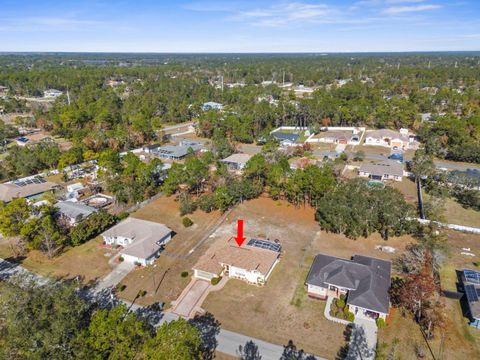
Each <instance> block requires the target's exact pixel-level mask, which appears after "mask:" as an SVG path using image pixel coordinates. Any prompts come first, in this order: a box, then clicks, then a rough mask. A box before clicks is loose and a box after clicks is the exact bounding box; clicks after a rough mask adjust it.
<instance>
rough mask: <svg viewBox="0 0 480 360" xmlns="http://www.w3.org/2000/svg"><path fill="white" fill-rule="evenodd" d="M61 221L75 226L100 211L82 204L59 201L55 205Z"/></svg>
mask: <svg viewBox="0 0 480 360" xmlns="http://www.w3.org/2000/svg"><path fill="white" fill-rule="evenodd" d="M55 208H57V210H58V214H59V216H60V218H61V219H63V220H65V221H66V222H67V223H68V225H70V226H74V225H76V224H78V223H79V222H80V221H82V220H84V219H86V218H87V217H89V216H90V215H92V214H93V213H95V212H97V211H98V210H97V209H95V208H94V207H91V206H88V205H85V204H83V203H81V202H73V201H59V202H57V203H56V204H55Z"/></svg>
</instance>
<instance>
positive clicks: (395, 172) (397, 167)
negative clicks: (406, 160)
mask: <svg viewBox="0 0 480 360" xmlns="http://www.w3.org/2000/svg"><path fill="white" fill-rule="evenodd" d="M358 176H360V177H366V178H369V179H371V180H378V181H386V180H395V181H402V177H403V164H401V163H399V162H398V161H395V160H382V161H376V162H368V163H364V164H362V165H361V166H360V169H359V171H358Z"/></svg>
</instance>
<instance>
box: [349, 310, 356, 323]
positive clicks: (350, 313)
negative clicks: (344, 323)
mask: <svg viewBox="0 0 480 360" xmlns="http://www.w3.org/2000/svg"><path fill="white" fill-rule="evenodd" d="M347 320H348V321H350V322H353V321H354V320H355V314H354V313H352V312H350V311H349V312H347Z"/></svg>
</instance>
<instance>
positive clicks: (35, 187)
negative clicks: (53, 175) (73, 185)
mask: <svg viewBox="0 0 480 360" xmlns="http://www.w3.org/2000/svg"><path fill="white" fill-rule="evenodd" d="M58 187H59V185H58V184H56V183H53V182H50V181H45V180H43V179H41V178H38V179H37V178H32V180H26V181H16V182H10V183H4V184H0V200H1V201H4V202H10V201H12V199H14V198H25V199H27V200H29V199H32V200H33V199H35V198H37V197H39V196H40V195H42V194H43V193H45V192H47V191H51V190H53V189H55V188H58Z"/></svg>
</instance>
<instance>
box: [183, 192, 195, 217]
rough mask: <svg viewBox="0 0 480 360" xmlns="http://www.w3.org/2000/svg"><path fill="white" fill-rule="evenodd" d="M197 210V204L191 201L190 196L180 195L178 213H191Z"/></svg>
mask: <svg viewBox="0 0 480 360" xmlns="http://www.w3.org/2000/svg"><path fill="white" fill-rule="evenodd" d="M195 210H197V204H196V203H195V201H193V200H192V199H191V198H190V196H188V195H182V196H181V198H180V215H181V216H183V215H186V214H191V213H193V212H194V211H195Z"/></svg>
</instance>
